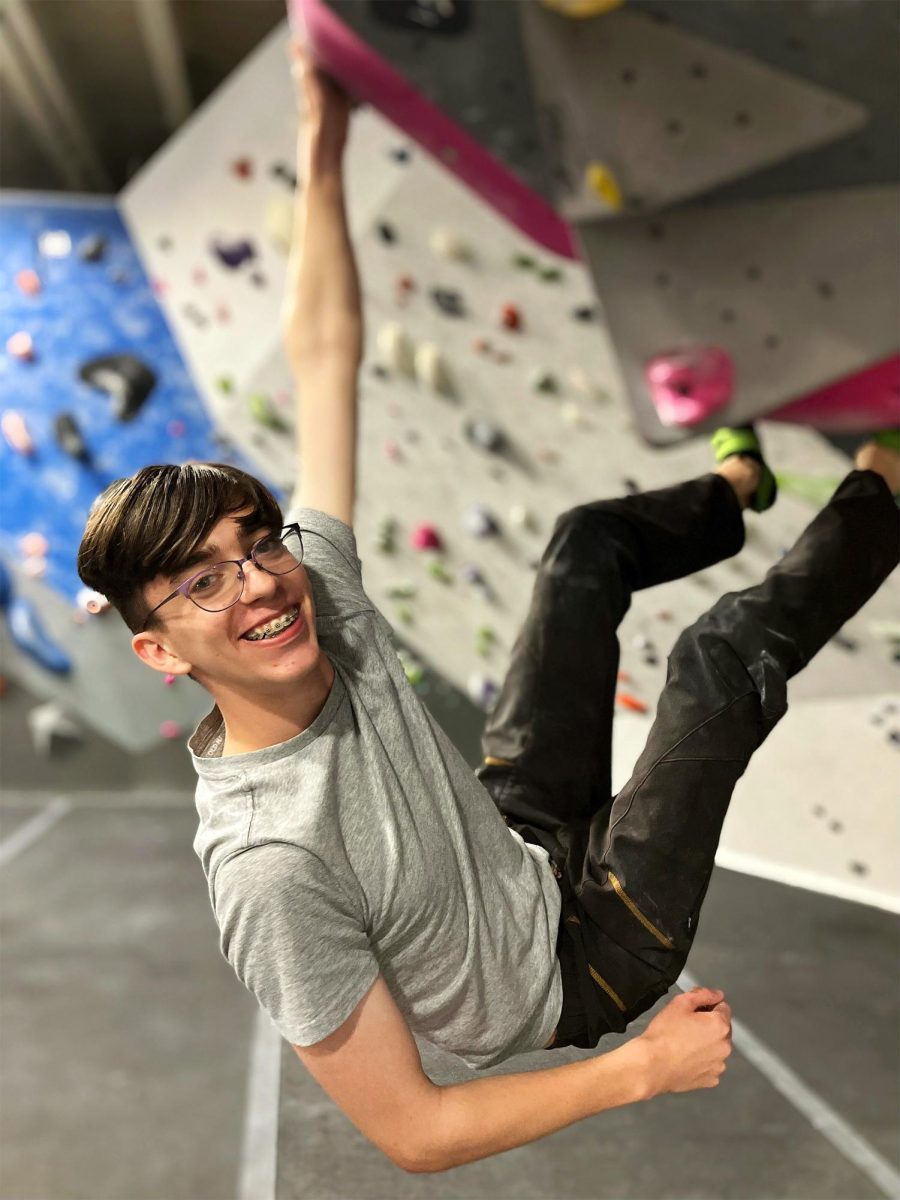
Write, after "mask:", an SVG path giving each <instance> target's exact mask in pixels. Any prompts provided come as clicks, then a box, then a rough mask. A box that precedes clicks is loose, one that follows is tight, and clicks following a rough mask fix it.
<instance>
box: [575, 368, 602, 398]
mask: <svg viewBox="0 0 900 1200" xmlns="http://www.w3.org/2000/svg"><path fill="white" fill-rule="evenodd" d="M567 379H568V381H569V386H570V387H571V388H572V389H573V391H576V392H578V394H579V396H584V398H585V399H586V400H608V399H609V395H608V393H607V392H606V390H605V389H604V388H602V387H600V385H599V384H598V383H596V382H595V381H594V380H593V379H592V378H591V377H590V375H588V373H587V371H585V370H584V368H583V367H571V368H570V369H569V372H568V375H567Z"/></svg>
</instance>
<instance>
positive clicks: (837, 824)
mask: <svg viewBox="0 0 900 1200" xmlns="http://www.w3.org/2000/svg"><path fill="white" fill-rule="evenodd" d="M828 828H829V829H830V830H831V832H832V833H843V832H844V826H843V823H842V822H841V821H829V822H828Z"/></svg>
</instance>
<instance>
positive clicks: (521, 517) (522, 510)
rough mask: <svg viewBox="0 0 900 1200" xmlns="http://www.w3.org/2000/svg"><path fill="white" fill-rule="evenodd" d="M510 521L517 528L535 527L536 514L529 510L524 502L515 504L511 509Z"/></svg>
mask: <svg viewBox="0 0 900 1200" xmlns="http://www.w3.org/2000/svg"><path fill="white" fill-rule="evenodd" d="M509 522H510V524H511V525H514V526H515V527H516V528H517V529H534V528H535V519H534V515H533V514H532V513H530V512H529V511H528V509H527V508H526V507H525V505H524V504H514V505H513V506H512V508H511V509H510V510H509Z"/></svg>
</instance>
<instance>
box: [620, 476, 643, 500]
mask: <svg viewBox="0 0 900 1200" xmlns="http://www.w3.org/2000/svg"><path fill="white" fill-rule="evenodd" d="M622 482H623V483H624V485H625V491H626V492H627V493H628V495H629V496H636V495H637V494H638V492H639V491H640V490H641V485H640V484H639V483H638V481H637V480H636V479H623V480H622Z"/></svg>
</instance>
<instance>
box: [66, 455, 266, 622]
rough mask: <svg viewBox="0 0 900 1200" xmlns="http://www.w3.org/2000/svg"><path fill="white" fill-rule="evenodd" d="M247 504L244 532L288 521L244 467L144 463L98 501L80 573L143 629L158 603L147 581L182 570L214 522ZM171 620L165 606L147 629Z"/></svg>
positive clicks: (83, 544)
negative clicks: (147, 592) (150, 599)
mask: <svg viewBox="0 0 900 1200" xmlns="http://www.w3.org/2000/svg"><path fill="white" fill-rule="evenodd" d="M247 505H252V507H253V511H252V512H251V513H249V514H248V515H247V516H246V517H242V518H241V520H240V521H239V527H240V529H241V532H247V531H248V530H250V529H253V528H255V527H257V526H260V525H271V526H272V528H278V529H280V528H281V526H282V525H283V524H284V517H283V515H282V512H281V507H280V505H279V503H278V501H277V500H276V499H275V497H274V496H273V495H272V493H271V492H270V491H269V489H268V488H267V487H266V486H265V484H263V483H260V481H259V480H258V479H255V478H254V477H253V476H252V475H248V474H247V473H246V471H242V470H240V469H239V468H238V467H233V466H230V465H229V464H228V463H202V462H191V463H183V464H182V465H180V466H179V465H172V464H165V465H157V466H150V467H142V468H141V470H140V471H137V472H136V473H135V474H134V475H131V476H128V477H127V478H124V479H116V480H115V481H114V482H113V483H111V484H110V485H109V487H107V488H106V489H105V490H104V491H103V492H101V493H100V495H99V496H98V497H97V499H96V500H95V501H94V503H93V504H92V505H91V508H90V512H89V513H88V519H87V525H86V526H85V530H84V536H83V537H82V539H81V545H80V546H79V548H78V574H79V576H80V577H81V579H82V581H83V582H84V583H85V584H87V586H88V587H90V588H93V589H94V590H95V591H98V592H100V593H101V594H102V595H104V596H105V597H106V598H107V600H109V602H110V604H111V605H112V606H113V607H114V608H115V609H116V610H117V612H118V613H119V615H120V616H121V617H122V620H123V621H124V622H125V624H126V625H127V626H128V628H129V629H130V630H131V632H132V633H139V632H140V631H141V629H142V628H143V626H144V622H145V621H146V618H147V614H148V612H149V611H150V608H151V606H150V605H149V604H148V603H147V601H146V600H145V599H144V594H143V590H142V589H143V587H144V584H146V583H149V582H150V581H151V580H152V579H155V578H156V576H157V575H174V574H177V573H178V572H179V571H180V570H181V569H182V568H183V566H184V563H185V561H186V560H187V558H188V556H189V555H190V553H191V551H192V550H194V549H196V547H197V546H199V545H200V543H201V542H202V541H203V540H204V539H205V538H206V537H207V535H208V534H209V532H210V530H211V529H212V528H213V526H215V525H216V524H217V523H218V522H219V521H221V519H222V518H223V517H225V516H228V514H229V513H233V512H237V510H238V509H240V508H246V507H247ZM164 622H165V611H164V610H163V609H160V610H159V612H157V613H154V614H153V616H152V617H151V618H150V620H149V621H148V622H147V629H148V630H151V629H159V628H161V627H162V625H163V624H164Z"/></svg>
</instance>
